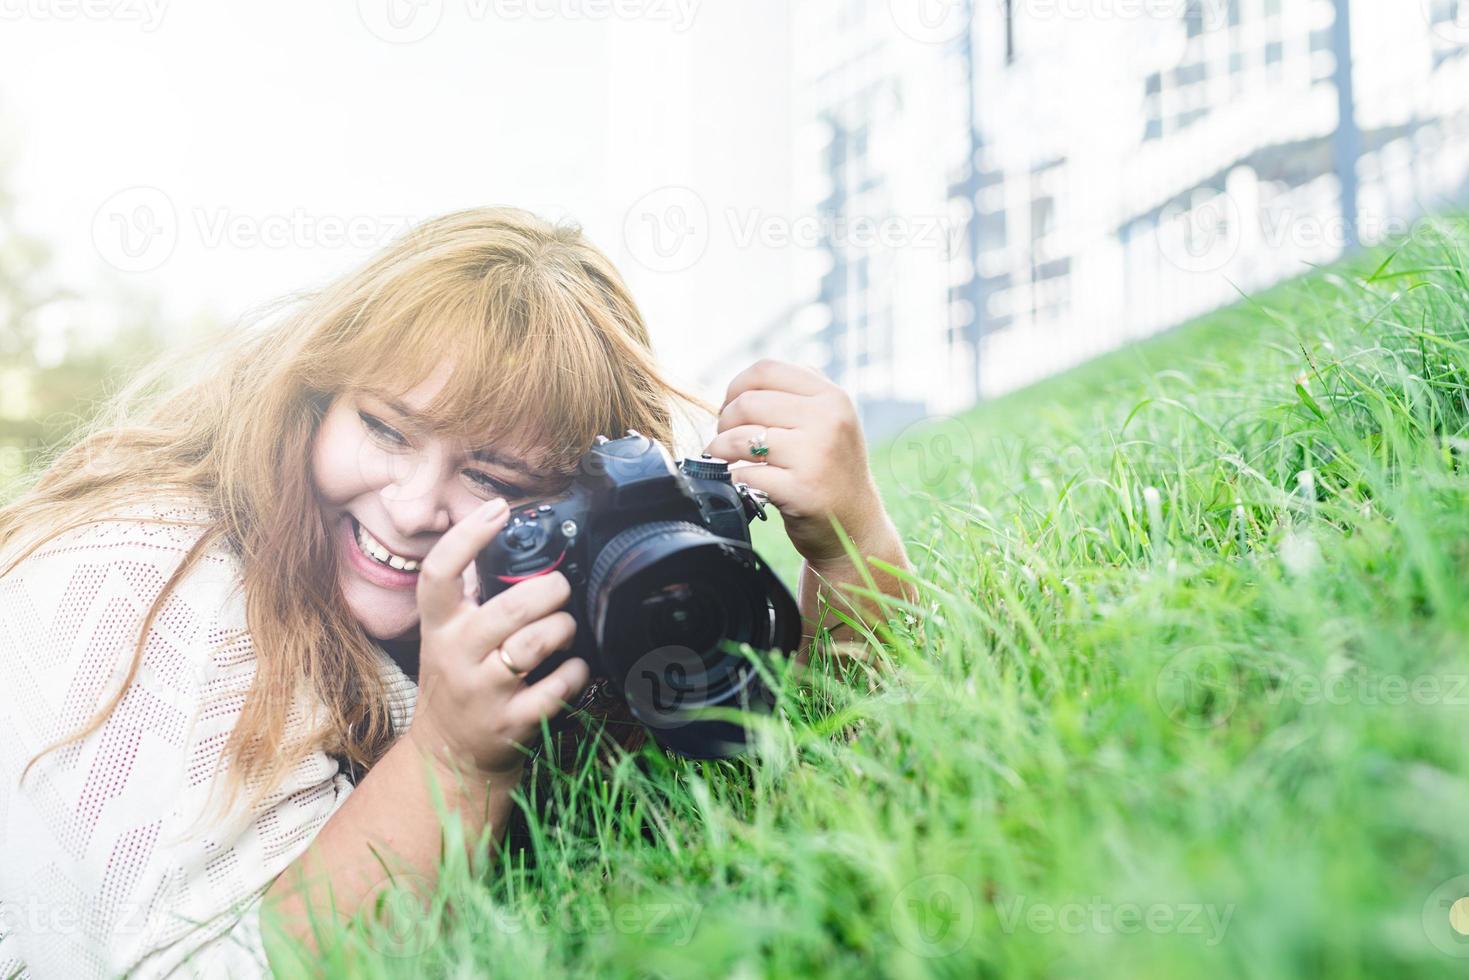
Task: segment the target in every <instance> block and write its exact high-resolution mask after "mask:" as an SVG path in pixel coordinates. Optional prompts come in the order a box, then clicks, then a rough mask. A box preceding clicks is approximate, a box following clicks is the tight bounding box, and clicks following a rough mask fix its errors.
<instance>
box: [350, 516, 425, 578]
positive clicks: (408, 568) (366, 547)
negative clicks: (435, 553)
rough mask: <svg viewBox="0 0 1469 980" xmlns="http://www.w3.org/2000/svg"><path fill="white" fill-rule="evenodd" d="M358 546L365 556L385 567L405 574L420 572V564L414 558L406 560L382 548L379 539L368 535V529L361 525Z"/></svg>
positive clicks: (358, 532) (359, 526)
mask: <svg viewBox="0 0 1469 980" xmlns="http://www.w3.org/2000/svg"><path fill="white" fill-rule="evenodd" d="M357 544H358V545H359V546H361V548H362V553H363V554H365V555H367V556H368V557H370V558H372V559H374V560H376V561H379V562H382V563H383V564H384V565H388V566H391V567H392V568H396V569H399V570H401V571H404V572H416V571H418V562H416V561H414V560H413V559H412V558H404V557H403V556H402V555H395V554H393V553H392V552H391V551H389V550H388V549H387V548H384V547H383V546H382V543H381V542H380V541H378V539H377V538H374V537H373V536H372V535H371V534H368V533H367V528H365V527H363V526H362V525H361V524H360V523H359V524H358V525H357Z"/></svg>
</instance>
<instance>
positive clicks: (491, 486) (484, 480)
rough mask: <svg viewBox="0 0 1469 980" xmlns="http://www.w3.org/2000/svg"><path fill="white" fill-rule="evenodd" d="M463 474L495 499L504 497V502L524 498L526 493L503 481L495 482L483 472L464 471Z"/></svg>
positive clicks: (495, 480)
mask: <svg viewBox="0 0 1469 980" xmlns="http://www.w3.org/2000/svg"><path fill="white" fill-rule="evenodd" d="M464 472H465V474H466V475H467V476H468V477H469V478H470V479H471V480H473V481H474V482H475V483H477V484H479V485H480V487H482V488H483V489H485V490H489V491H490V492H492V493H494V494H495V495H496V496H497V497H504V498H505V499H506V500H519V499H520V498H521V497H524V496H526V492H525V491H524V490H523V489H521V488H520V487H517V486H515V485H514V484H511V483H506V482H504V481H503V480H497V479H495V478H494V477H493V476H490V474H488V473H486V472H484V471H483V470H465V471H464Z"/></svg>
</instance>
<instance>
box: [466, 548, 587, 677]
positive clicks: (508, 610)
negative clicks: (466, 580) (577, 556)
mask: <svg viewBox="0 0 1469 980" xmlns="http://www.w3.org/2000/svg"><path fill="white" fill-rule="evenodd" d="M570 598H571V583H570V582H568V581H567V580H566V576H565V575H562V574H561V573H560V572H551V573H550V574H549V575H537V576H536V577H535V578H528V579H526V580H525V581H524V582H516V583H515V584H514V585H512V586H510V588H508V589H506V590H505V591H504V592H501V593H500V594H499V595H496V596H492V597H491V598H490V599H489V600H488V601H486V602H485V604H484V605H482V606H480V607H479V608H478V609H475V610H473V611H472V612H470V614H469V619H468V621H467V623H466V625H465V632H464V634H463V636H464V641H465V644H466V645H467V646H468V648H469V649H470V650H471V651H472V654H471V656H472V657H473V659H475V660H482V659H484V658H485V656H486V655H488V654H489V652H490V651H491V650H493V649H495V647H497V646H500V645H501V644H502V643H504V642H505V641H506V640H507V639H509V638H510V636H511V635H512V634H513V633H515V632H516V631H517V630H520V629H524V628H525V627H526V626H529V625H530V624H531V623H534V622H535V621H536V620H538V619H544V618H546V617H547V616H550V615H551V614H552V613H554V612H557V611H558V610H560V609H561V607H563V606H565V605H566V600H567V599H570ZM512 662H513V663H515V665H516V666H517V667H521V668H524V669H527V670H528V669H529V665H527V664H523V663H520V662H519V661H512Z"/></svg>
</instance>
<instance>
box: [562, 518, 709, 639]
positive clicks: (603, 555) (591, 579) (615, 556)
mask: <svg viewBox="0 0 1469 980" xmlns="http://www.w3.org/2000/svg"><path fill="white" fill-rule="evenodd" d="M690 531H692V532H694V533H695V534H698V535H700V536H702V537H707V538H711V539H713V538H717V537H718V536H717V535H716V534H714V532H712V531H710V530H709V529H708V528H707V527H701V526H700V525H698V524H695V523H693V522H691V521H654V522H653V523H651V524H638V525H635V526H633V527H630V528H628V529H627V530H625V531H623V532H621V533H620V534H617V535H614V536H613V538H612V540H611V541H608V542H607V544H606V545H604V546H603V547H602V550H601V552H600V553H598V555H597V560H596V561H595V562H593V563H592V573H591V574H590V575H588V576H587V605H588V609H587V613H588V615H589V616H591V615H593V614H594V613H595V610H594V609H593V608H591V607H592V606H593V605H594V604H595V602H596V598H597V596H598V595H600V594H601V592H602V586H603V585H604V584H605V582H606V578H607V573H608V572H610V571H611V570H612V566H613V565H615V564H617V563H618V562H619V561H621V560H622V559H623V558H625V557H627V555H628V554H629V553H631V551H632V550H633V549H634V548H636V547H637V546H638V545H640V544H642V543H643V542H644V541H648V540H651V539H652V538H656V537H660V536H662V535H665V534H672V533H688V532H690Z"/></svg>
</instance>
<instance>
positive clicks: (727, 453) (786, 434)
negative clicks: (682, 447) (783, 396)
mask: <svg viewBox="0 0 1469 980" xmlns="http://www.w3.org/2000/svg"><path fill="white" fill-rule="evenodd" d="M757 441H760V442H763V443H764V444H765V446H767V447H768V448H769V450H770V452H768V453H767V454H765V455H764V456H757V455H755V451H754V447H753V445H752V443H754V442H757ZM799 441H800V435H799V434H798V433H797V432H796V431H795V430H794V429H779V428H776V429H768V428H766V427H765V426H763V425H741V426H738V427H736V428H733V429H729V430H727V431H725V432H721V433H719V435H717V436H715V437H714V441H713V442H711V443H709V445H708V446H706V447H705V449H704V452H706V453H708V454H709V455H710V456H715V457H718V458H719V459H727V460H730V461H734V460H737V459H743V460H749V461H750V462H752V463H769V464H770V465H771V466H789V465H790V464H791V463H793V462H795V461H796V460H798V459H800V458H801V454H800V452H799V451H798V450H797V448H796V444H797V443H798V442H799Z"/></svg>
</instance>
